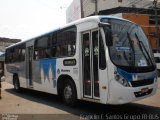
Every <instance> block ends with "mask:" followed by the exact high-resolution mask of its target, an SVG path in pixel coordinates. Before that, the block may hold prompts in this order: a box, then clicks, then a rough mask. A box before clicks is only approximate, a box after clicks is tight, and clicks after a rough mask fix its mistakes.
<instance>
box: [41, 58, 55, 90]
mask: <svg viewBox="0 0 160 120" xmlns="http://www.w3.org/2000/svg"><path fill="white" fill-rule="evenodd" d="M40 69H42V70H43V73H44V79H45V78H47V79H48V80H49V77H50V76H49V69H51V71H52V75H53V76H52V77H53V78H52V80H53V87H54V88H55V87H56V59H41V60H40Z"/></svg>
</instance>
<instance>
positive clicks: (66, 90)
mask: <svg viewBox="0 0 160 120" xmlns="http://www.w3.org/2000/svg"><path fill="white" fill-rule="evenodd" d="M62 97H63V101H64V102H65V103H66V105H69V106H74V105H76V102H77V94H76V88H75V85H74V84H73V82H71V81H70V80H67V81H65V83H64V86H63V92H62Z"/></svg>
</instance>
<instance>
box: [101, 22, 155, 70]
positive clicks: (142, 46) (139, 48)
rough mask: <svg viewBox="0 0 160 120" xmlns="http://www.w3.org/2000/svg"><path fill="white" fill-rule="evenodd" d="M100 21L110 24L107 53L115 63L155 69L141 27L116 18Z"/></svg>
mask: <svg viewBox="0 0 160 120" xmlns="http://www.w3.org/2000/svg"><path fill="white" fill-rule="evenodd" d="M102 22H108V23H109V24H110V25H111V31H112V41H113V44H112V46H109V53H110V57H111V60H112V62H113V63H114V64H115V65H117V66H121V67H123V68H128V69H130V70H131V68H143V69H144V68H145V70H146V67H148V68H151V69H152V70H153V69H155V63H154V60H153V55H152V52H151V49H150V46H149V43H148V40H147V38H146V36H145V34H144V32H143V30H142V29H141V27H139V26H138V25H136V24H133V23H131V22H128V21H123V20H116V19H108V20H107V21H106V20H103V21H102ZM106 40H107V36H106ZM132 70H133V69H132ZM139 70H140V69H139ZM134 72H136V71H134Z"/></svg>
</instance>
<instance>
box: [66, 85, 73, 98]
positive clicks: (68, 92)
mask: <svg viewBox="0 0 160 120" xmlns="http://www.w3.org/2000/svg"><path fill="white" fill-rule="evenodd" d="M64 97H65V99H66V100H67V101H68V100H69V99H70V98H71V97H72V89H71V86H69V85H68V86H66V87H65V88H64Z"/></svg>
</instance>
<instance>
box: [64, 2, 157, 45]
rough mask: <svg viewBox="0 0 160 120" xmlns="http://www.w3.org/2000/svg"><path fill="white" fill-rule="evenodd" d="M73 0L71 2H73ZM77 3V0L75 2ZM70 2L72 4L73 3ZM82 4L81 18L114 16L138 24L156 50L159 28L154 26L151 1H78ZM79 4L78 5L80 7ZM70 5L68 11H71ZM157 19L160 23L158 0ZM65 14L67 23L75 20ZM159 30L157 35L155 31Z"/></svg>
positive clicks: (153, 11) (153, 12)
mask: <svg viewBox="0 0 160 120" xmlns="http://www.w3.org/2000/svg"><path fill="white" fill-rule="evenodd" d="M74 1H75V0H73V2H74ZM76 1H77V0H76ZM73 2H72V3H73ZM79 2H81V4H82V8H81V13H80V14H81V16H82V17H87V16H92V15H96V14H98V15H114V16H118V17H122V18H125V19H128V20H131V21H133V22H135V23H137V24H139V25H140V26H141V27H142V28H143V30H144V31H145V34H146V35H147V37H148V39H149V42H150V44H151V47H152V48H157V44H159V45H160V41H159V43H158V40H157V39H158V38H159V37H157V36H158V35H159V36H160V26H158V25H156V27H155V24H156V19H155V10H154V5H153V0H79ZM81 4H79V5H81ZM71 8H72V6H71V5H70V6H69V8H68V9H71ZM157 8H158V9H157V15H158V16H157V19H158V23H160V0H158V2H157ZM76 13H77V12H72V14H71V15H69V14H67V19H68V18H72V19H70V20H69V21H68V22H71V21H74V20H77V19H79V18H73V17H72V16H74V14H76ZM158 28H159V34H157V31H158V30H157V29H158Z"/></svg>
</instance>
